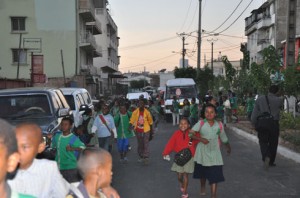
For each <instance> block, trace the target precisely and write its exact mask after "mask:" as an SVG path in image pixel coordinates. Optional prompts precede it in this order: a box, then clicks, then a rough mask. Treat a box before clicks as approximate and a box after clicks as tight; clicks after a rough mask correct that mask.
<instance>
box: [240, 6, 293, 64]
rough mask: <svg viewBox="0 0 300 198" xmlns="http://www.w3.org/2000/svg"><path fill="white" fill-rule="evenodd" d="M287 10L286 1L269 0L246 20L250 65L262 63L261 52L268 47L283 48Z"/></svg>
mask: <svg viewBox="0 0 300 198" xmlns="http://www.w3.org/2000/svg"><path fill="white" fill-rule="evenodd" d="M287 10H288V9H287V3H286V0H268V1H266V2H265V3H263V4H262V6H260V7H259V8H258V9H255V10H253V11H252V12H251V15H250V16H249V17H247V18H246V19H245V26H246V27H245V35H246V36H247V37H248V41H247V49H248V51H249V53H250V65H251V63H253V62H256V63H261V62H262V53H261V52H262V50H263V49H265V48H267V47H268V46H270V45H273V46H274V47H275V48H276V49H280V48H282V44H281V41H283V40H284V39H285V38H286V30H287V27H286V21H287Z"/></svg>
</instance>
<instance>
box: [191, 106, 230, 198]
mask: <svg viewBox="0 0 300 198" xmlns="http://www.w3.org/2000/svg"><path fill="white" fill-rule="evenodd" d="M215 118H216V107H215V106H214V105H212V104H207V105H206V107H205V119H204V120H200V121H199V122H198V123H197V124H196V125H195V126H194V127H193V128H192V130H191V134H192V137H193V138H194V139H197V140H199V143H198V144H197V148H196V153H195V156H194V161H195V169H194V175H193V177H194V178H195V179H200V183H201V188H200V189H201V190H200V194H201V195H205V194H206V190H205V183H206V180H208V181H209V184H210V186H211V197H212V198H216V196H217V184H218V183H219V182H222V181H225V178H224V176H223V159H222V154H221V150H220V145H219V141H222V143H223V144H225V146H226V149H227V153H228V154H230V152H231V147H230V144H229V142H228V138H227V135H226V133H225V131H224V127H223V124H222V123H221V122H218V121H217V120H216V119H215ZM196 133H200V138H199V137H198V136H196Z"/></svg>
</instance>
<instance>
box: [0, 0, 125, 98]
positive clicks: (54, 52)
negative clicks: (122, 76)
mask: <svg viewBox="0 0 300 198" xmlns="http://www.w3.org/2000/svg"><path fill="white" fill-rule="evenodd" d="M106 6H107V0H76V1H70V0H51V1H49V0H14V1H11V0H1V1H0V24H1V31H0V43H1V45H0V60H1V63H0V67H1V72H0V78H9V79H16V78H18V79H24V80H27V81H28V82H30V81H31V80H32V84H31V85H32V86H56V87H61V86H66V84H68V85H71V86H83V87H86V88H87V89H88V90H89V91H90V92H91V94H92V95H95V94H100V93H102V92H103V91H102V90H101V82H102V81H103V80H102V76H101V74H102V70H104V69H103V68H101V67H102V66H108V67H109V68H112V69H113V70H114V71H117V70H118V64H119V57H118V55H117V47H118V37H117V33H116V32H117V26H116V24H115V23H114V22H113V20H112V19H111V17H110V15H107V14H106V15H99V14H96V12H97V13H98V11H99V10H102V11H104V12H105V13H107V9H106ZM96 16H97V17H96ZM96 35H105V36H103V39H102V40H101V39H100V40H98V39H96V37H95V36H96ZM107 43H109V47H107ZM107 54H108V55H107ZM32 55H33V56H32ZM37 55H40V56H39V59H37V60H33V59H32V57H36V56H37ZM96 57H100V59H101V58H102V59H105V58H106V59H107V57H108V61H107V62H109V63H110V64H97V65H95V63H94V58H96ZM110 60H111V61H110ZM33 62H37V63H38V64H35V65H34V64H32V63H33ZM35 67H39V68H38V69H36V68H35ZM35 71H38V72H39V73H38V74H37V77H44V79H46V80H44V79H42V80H40V81H35V80H36V78H34V79H33V78H32V76H33V75H32V74H33V73H34V72H35ZM104 74H105V71H104ZM104 76H105V75H104ZM45 77H46V78H45ZM37 79H39V78H37ZM68 85H67V86H68ZM101 91H102V92H101Z"/></svg>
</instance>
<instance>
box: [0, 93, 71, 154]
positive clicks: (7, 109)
mask: <svg viewBox="0 0 300 198" xmlns="http://www.w3.org/2000/svg"><path fill="white" fill-rule="evenodd" d="M0 106H1V111H0V118H2V119H4V120H6V121H8V122H9V123H11V124H12V125H17V124H19V123H23V122H30V123H36V124H37V125H39V126H40V127H41V129H42V132H43V138H44V140H45V141H46V142H47V143H48V144H47V146H49V143H50V142H49V140H48V139H47V134H49V133H51V134H54V133H55V132H56V131H57V130H59V126H60V123H61V120H62V118H63V117H66V116H72V115H71V111H70V107H69V105H68V103H67V101H66V99H65V97H64V96H63V94H62V92H61V91H60V90H59V89H56V88H39V87H29V88H16V89H4V90H0ZM48 151H49V148H47V149H46V151H45V152H44V153H43V154H42V155H41V156H45V157H46V158H48V157H47V156H48V154H47V153H48Z"/></svg>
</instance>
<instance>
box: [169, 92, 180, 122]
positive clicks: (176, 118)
mask: <svg viewBox="0 0 300 198" xmlns="http://www.w3.org/2000/svg"><path fill="white" fill-rule="evenodd" d="M171 112H172V118H173V126H175V125H176V124H177V125H178V124H179V102H178V101H177V98H176V96H173V101H172V108H171Z"/></svg>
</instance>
